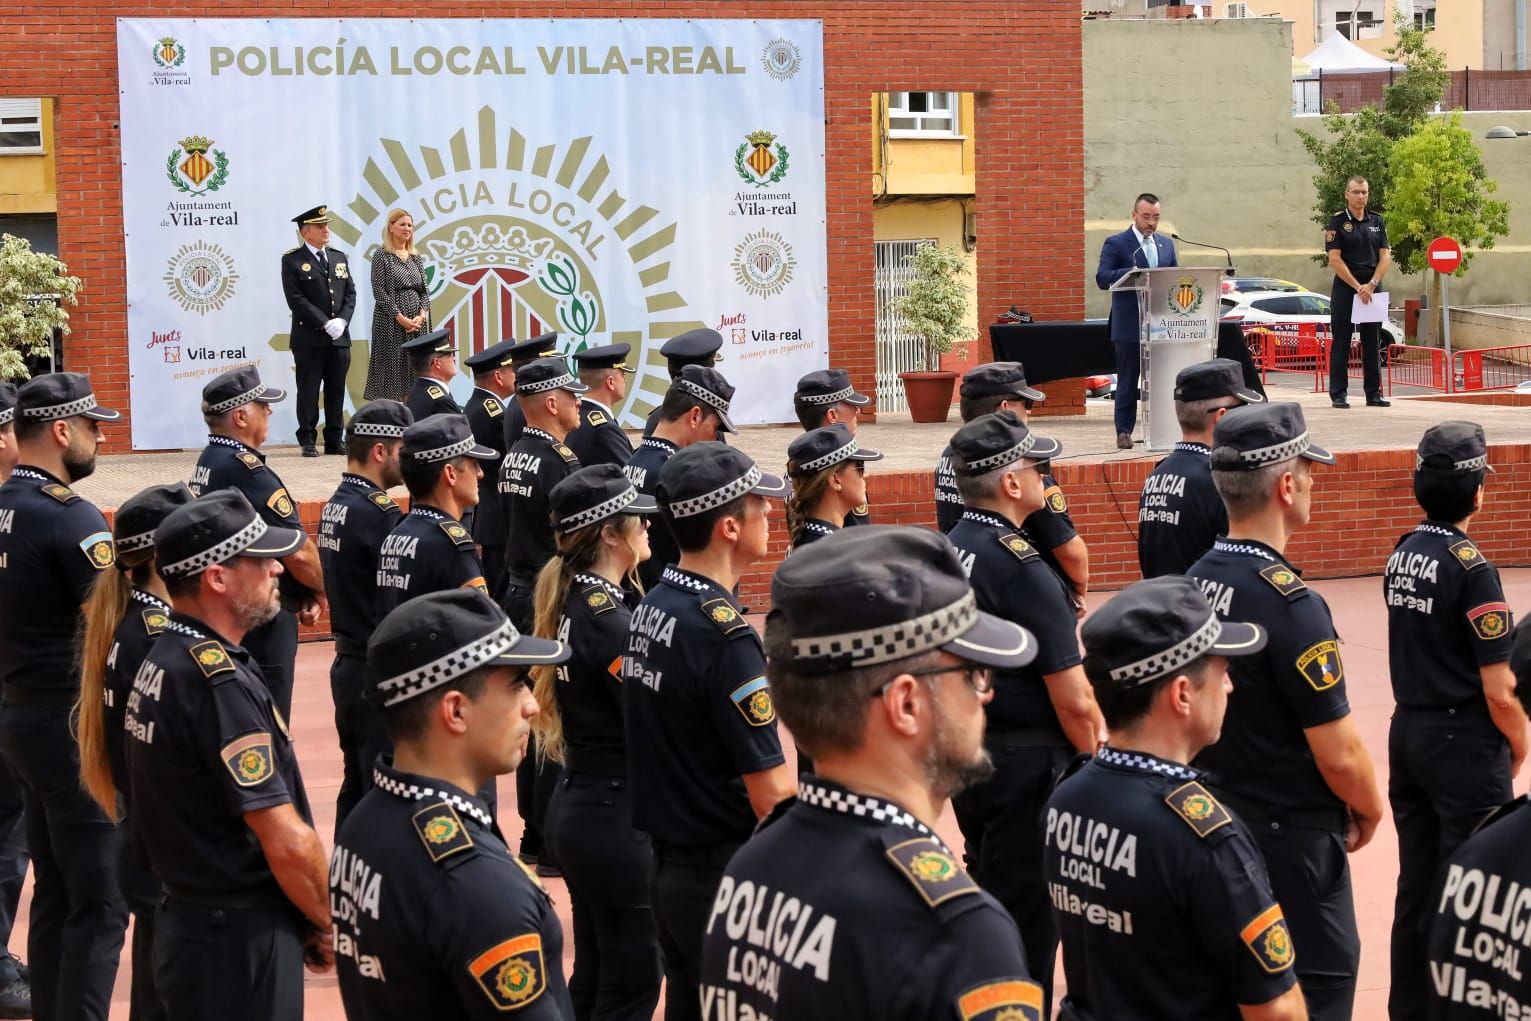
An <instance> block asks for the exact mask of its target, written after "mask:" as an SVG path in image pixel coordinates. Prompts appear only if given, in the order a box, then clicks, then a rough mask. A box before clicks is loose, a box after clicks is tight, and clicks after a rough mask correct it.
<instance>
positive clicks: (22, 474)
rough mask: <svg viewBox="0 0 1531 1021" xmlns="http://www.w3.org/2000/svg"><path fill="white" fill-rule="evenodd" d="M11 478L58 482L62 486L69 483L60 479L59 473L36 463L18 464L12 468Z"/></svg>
mask: <svg viewBox="0 0 1531 1021" xmlns="http://www.w3.org/2000/svg"><path fill="white" fill-rule="evenodd" d="M11 478H13V479H27V480H29V481H32V482H56V483H58V484H59V485H61V486H64V485H68V483H67V482H65V481H64V480H63V479H60V478H59V477H58V476H57V475H54V474H53V473H52V472H50V471H48V470H47V469H45V468H39V467H37V465H35V464H18V465H17V466H16V467H15V468H13V469H12V470H11Z"/></svg>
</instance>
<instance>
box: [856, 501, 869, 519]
mask: <svg viewBox="0 0 1531 1021" xmlns="http://www.w3.org/2000/svg"><path fill="white" fill-rule="evenodd" d="M851 513H852V514H854V515H855V516H856V517H858V518H869V517H871V516H872V504H871V502H870V501H868V500H862V501H861V505H860V506H859V507H857V508H856V509H855V510H853V511H851Z"/></svg>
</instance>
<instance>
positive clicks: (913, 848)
mask: <svg viewBox="0 0 1531 1021" xmlns="http://www.w3.org/2000/svg"><path fill="white" fill-rule="evenodd" d="M886 853H887V856H888V860H889V861H891V862H892V863H893V864H894V865H895V866H896V867H897V868H898V870H899V872H900V873H901V874H902V875H903V876H904V878H905V879H907V880H909V881H910V882H911V883H913V884H914V888H915V889H916V890H918V891H919V892H920V896H921V897H922V898H924V900H925V903H926V904H929V905H930V906H931V907H936V906H937V905H939V904H943V903H945V902H946V901H949V900H951V899H952V898H953V897H960V896H962V895H963V894H968V893H977V892H978V884H977V883H975V882H973V877H972V876H969V875H968V874H967V873H966V872H964V871H963V870H962V869H961V868H960V867H959V866H958V865H957V860H956V859H955V858H953V857H952V856H951V855H950V854H947V853H946V851H945V849H943V848H942V847H941V845H940V844H938V843H937V842H936V841H934V840H931V839H930V838H929V837H920V838H918V839H915V840H906V841H904V842H903V843H901V844H896V845H894V846H893V847H890V848H888V850H887V852H886ZM985 1016H987V1015H985Z"/></svg>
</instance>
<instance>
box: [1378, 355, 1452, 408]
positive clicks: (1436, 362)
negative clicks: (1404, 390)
mask: <svg viewBox="0 0 1531 1021" xmlns="http://www.w3.org/2000/svg"><path fill="white" fill-rule="evenodd" d="M1394 384H1397V385H1398V386H1412V387H1418V388H1419V389H1422V390H1440V391H1441V392H1443V393H1451V392H1452V390H1453V387H1452V385H1451V378H1450V377H1449V376H1448V375H1447V374H1446V352H1445V351H1443V350H1441V349H1440V348H1438V347H1410V346H1407V345H1404V344H1392V345H1390V346H1389V347H1388V349H1387V392H1388V395H1389V396H1391V395H1392V393H1393V386H1394Z"/></svg>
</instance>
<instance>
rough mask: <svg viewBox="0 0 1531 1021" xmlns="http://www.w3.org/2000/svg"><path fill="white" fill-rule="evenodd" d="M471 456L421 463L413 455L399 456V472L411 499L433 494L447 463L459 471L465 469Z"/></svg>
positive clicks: (422, 498)
mask: <svg viewBox="0 0 1531 1021" xmlns="http://www.w3.org/2000/svg"><path fill="white" fill-rule="evenodd" d="M471 460H472V458H470V457H454V458H452V459H451V460H450V461H427V462H424V463H421V462H420V461H416V460H415V459H414V458H412V457H401V458H399V474H400V475H401V476H403V478H404V487H405V488H406V489H408V490H409V497H410V499H411V500H424V499H425V498H426V497H428V496H430V495H431V490H433V489H435V488H436V484H437V483H438V482H440V481H441V473H442V472H444V471H445V470H446V467H447V465H449V464H450V465H452V466H453V467H455V468H456V469H457V470H458V471H465V470H466V469H467V464H468V462H469V461H471Z"/></svg>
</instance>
